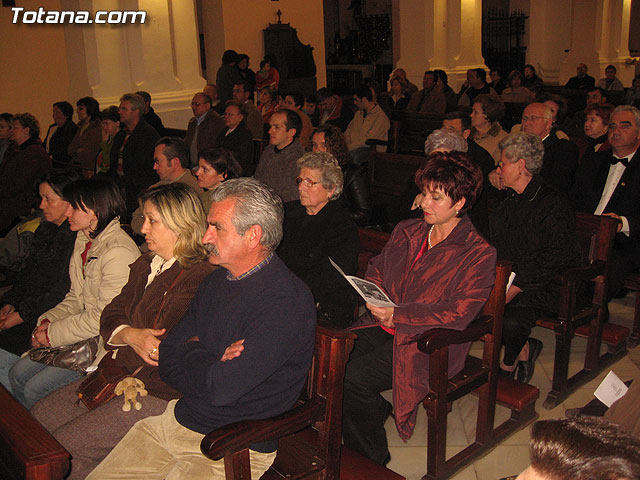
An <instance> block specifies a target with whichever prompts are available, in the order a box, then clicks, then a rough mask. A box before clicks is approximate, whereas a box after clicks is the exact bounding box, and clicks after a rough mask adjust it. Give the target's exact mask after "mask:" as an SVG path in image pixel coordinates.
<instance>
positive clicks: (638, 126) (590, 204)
mask: <svg viewBox="0 0 640 480" xmlns="http://www.w3.org/2000/svg"><path fill="white" fill-rule="evenodd" d="M609 143H611V151H608V152H599V153H597V154H596V155H593V156H590V157H585V160H584V161H583V163H581V164H580V168H579V170H578V172H577V173H576V181H575V184H574V187H573V190H572V192H571V193H572V194H571V200H572V201H573V202H574V206H575V208H576V210H578V211H582V212H587V213H594V214H596V215H607V216H610V217H613V218H615V219H617V220H618V221H619V223H618V233H617V234H616V239H615V243H614V248H613V258H612V263H611V269H610V272H609V294H610V296H612V295H614V294H616V293H617V292H619V291H620V290H621V289H622V288H623V282H624V278H625V277H626V276H627V275H628V274H629V273H631V272H633V271H635V270H637V269H638V268H639V267H640V153H639V152H638V147H640V110H638V109H637V108H635V107H631V106H629V105H622V106H619V107H617V108H616V109H615V110H614V111H613V114H611V118H610V120H609Z"/></svg>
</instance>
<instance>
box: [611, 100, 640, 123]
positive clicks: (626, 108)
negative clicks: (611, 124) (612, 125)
mask: <svg viewBox="0 0 640 480" xmlns="http://www.w3.org/2000/svg"><path fill="white" fill-rule="evenodd" d="M618 112H631V113H633V116H634V117H635V119H636V128H640V110H638V109H637V108H636V107H634V106H632V105H620V106H617V107H616V108H615V109H614V110H613V113H611V115H612V116H613V115H615V114H616V113H618ZM609 121H611V117H609Z"/></svg>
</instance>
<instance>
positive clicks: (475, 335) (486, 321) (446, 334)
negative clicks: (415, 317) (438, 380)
mask: <svg viewBox="0 0 640 480" xmlns="http://www.w3.org/2000/svg"><path fill="white" fill-rule="evenodd" d="M492 325H493V317H492V316H490V315H483V316H481V317H479V318H477V319H476V320H474V321H473V322H472V323H471V324H469V326H468V327H467V328H465V329H464V330H453V329H451V328H434V329H432V330H428V331H426V332H425V333H423V334H422V335H421V336H420V338H418V340H417V341H418V349H419V350H420V351H421V352H424V353H433V352H435V351H436V350H440V349H441V348H444V347H448V346H449V345H457V344H460V343H468V342H473V341H475V340H479V339H480V338H481V337H482V336H483V335H486V334H487V333H491V329H492Z"/></svg>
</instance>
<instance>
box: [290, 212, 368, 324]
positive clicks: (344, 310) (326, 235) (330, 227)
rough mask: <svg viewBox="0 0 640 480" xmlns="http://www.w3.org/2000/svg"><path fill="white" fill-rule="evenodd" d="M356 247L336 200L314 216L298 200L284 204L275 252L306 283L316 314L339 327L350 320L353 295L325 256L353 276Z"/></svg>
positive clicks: (352, 228) (355, 230) (350, 223)
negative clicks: (281, 225) (280, 235)
mask: <svg viewBox="0 0 640 480" xmlns="http://www.w3.org/2000/svg"><path fill="white" fill-rule="evenodd" d="M359 250H360V239H359V237H358V227H357V225H356V224H355V223H354V222H353V220H351V217H349V215H348V214H347V212H345V210H344V209H343V208H342V207H341V206H340V203H339V202H338V201H331V202H329V203H328V204H327V205H325V207H324V208H323V209H322V210H320V211H319V212H318V213H317V214H316V215H307V213H306V210H305V208H304V207H303V206H302V205H300V202H299V201H293V202H289V203H287V204H286V206H285V219H284V238H283V239H282V243H281V244H280V247H279V248H278V255H279V256H280V258H281V259H282V260H283V261H284V263H285V264H286V265H287V267H289V268H290V269H291V271H293V273H295V274H296V275H297V276H298V277H300V278H301V279H302V280H303V281H304V282H305V283H306V284H307V285H308V286H309V288H310V289H311V293H313V296H314V298H315V300H316V303H317V305H318V314H319V315H320V316H324V317H325V318H326V319H327V320H328V321H329V322H331V323H332V324H334V325H336V326H339V327H346V326H348V325H349V324H350V323H351V322H353V319H354V312H355V307H356V296H357V294H356V293H355V291H354V290H353V288H352V287H351V285H349V283H348V282H347V281H346V280H345V279H344V278H343V277H342V276H341V275H340V273H338V271H337V270H336V269H335V268H333V266H332V265H331V263H330V262H329V257H331V259H332V260H333V261H334V262H336V263H337V264H338V265H339V266H340V268H342V270H343V271H344V272H345V273H346V274H347V275H355V273H356V271H357V269H358V253H359Z"/></svg>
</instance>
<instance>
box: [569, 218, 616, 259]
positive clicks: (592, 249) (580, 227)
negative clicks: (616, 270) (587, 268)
mask: <svg viewBox="0 0 640 480" xmlns="http://www.w3.org/2000/svg"><path fill="white" fill-rule="evenodd" d="M615 223H616V220H614V219H613V218H610V217H603V216H600V215H590V214H587V213H577V214H576V239H577V241H578V245H579V251H580V261H581V264H582V265H591V264H593V263H594V262H595V261H596V260H600V261H603V262H606V261H608V259H609V257H610V256H611V250H612V248H613V240H614V238H615V228H613V227H612V225H613V224H615Z"/></svg>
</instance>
